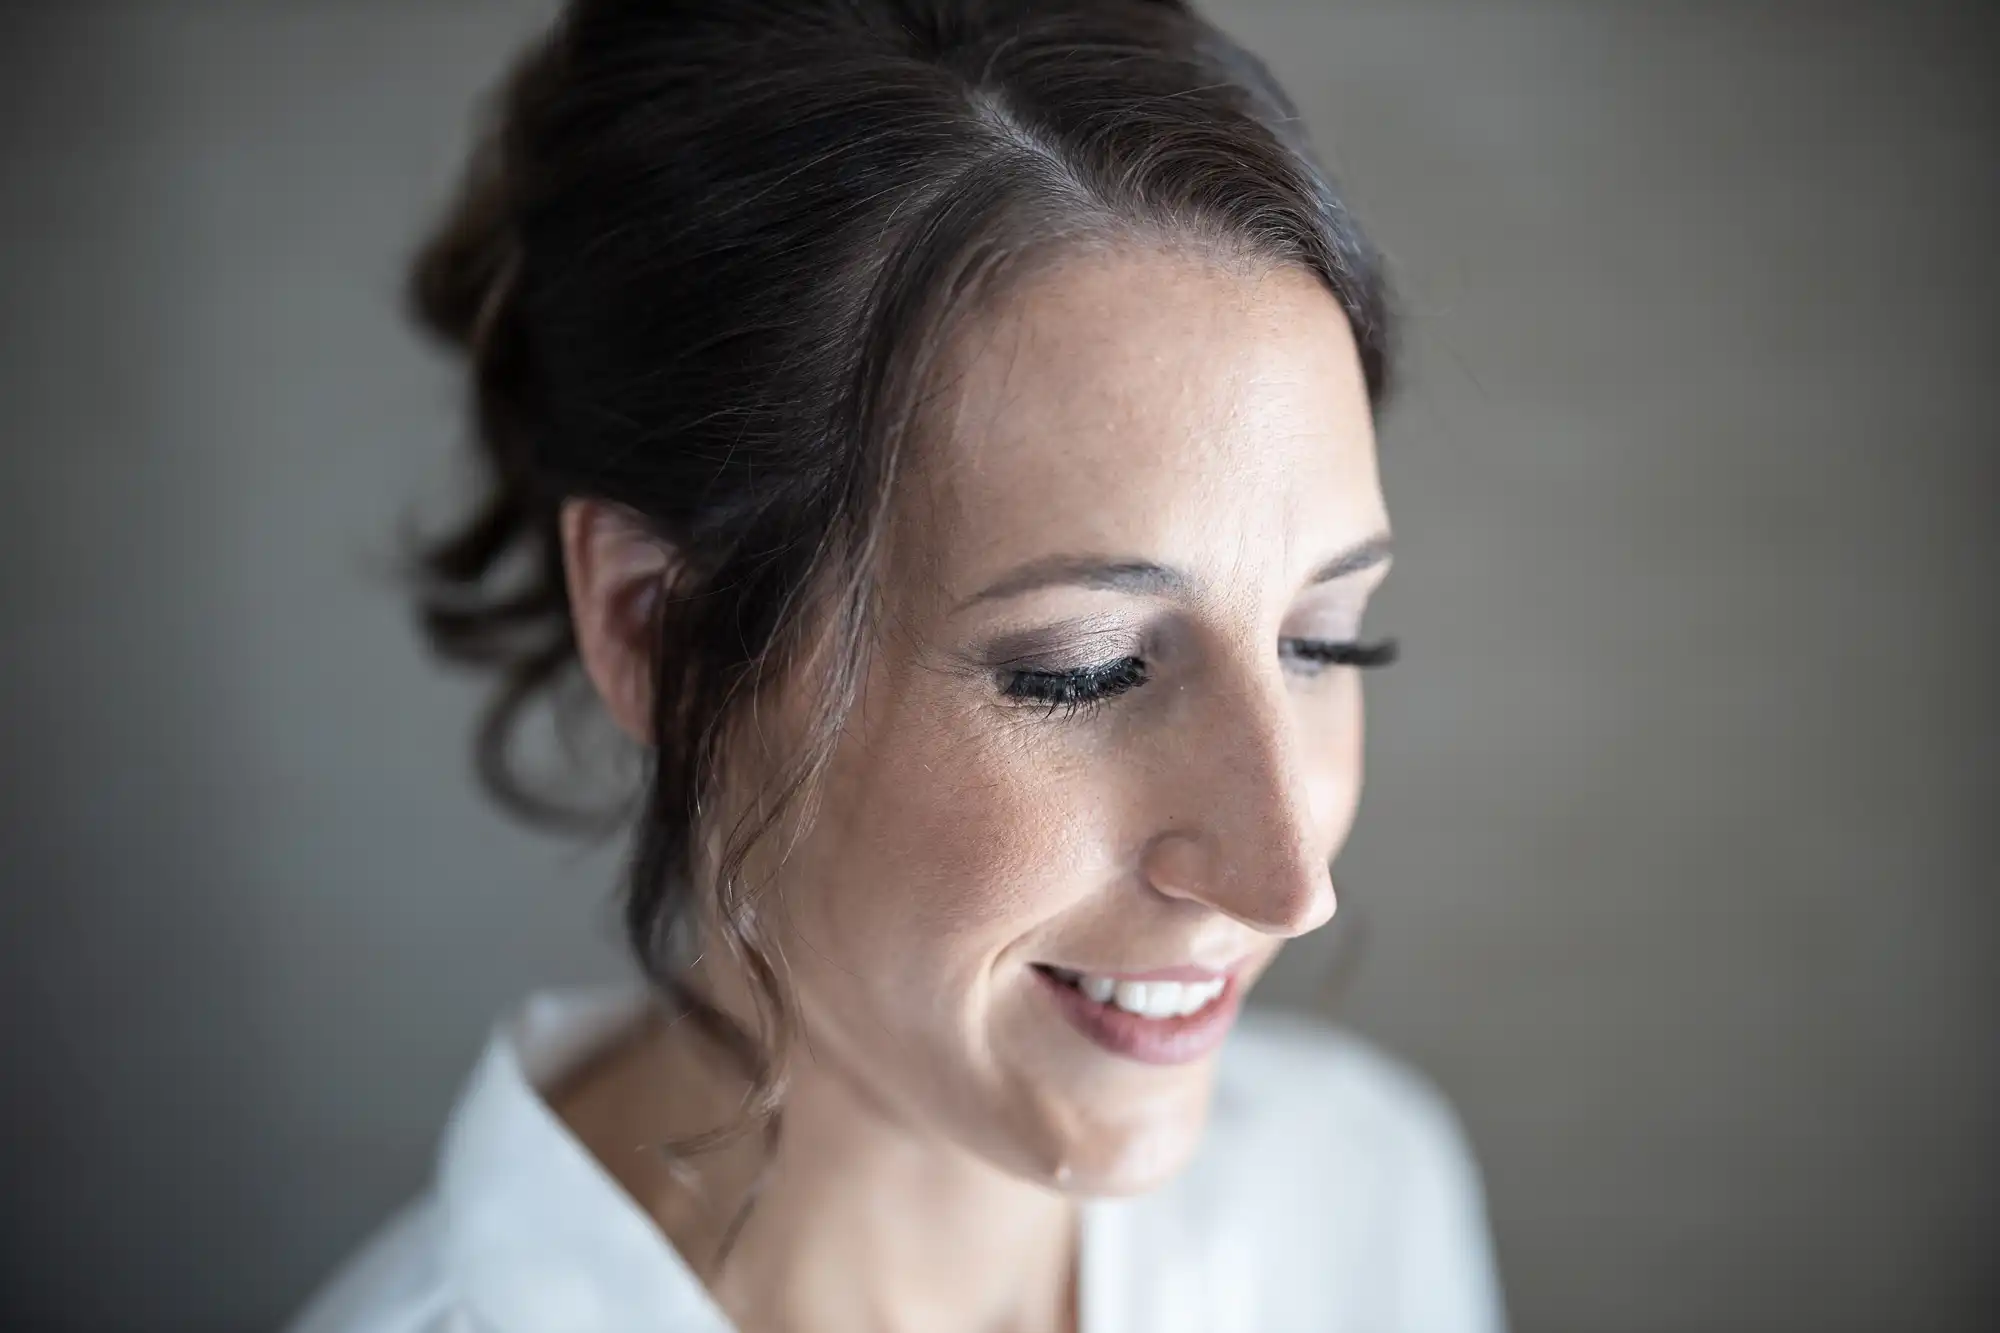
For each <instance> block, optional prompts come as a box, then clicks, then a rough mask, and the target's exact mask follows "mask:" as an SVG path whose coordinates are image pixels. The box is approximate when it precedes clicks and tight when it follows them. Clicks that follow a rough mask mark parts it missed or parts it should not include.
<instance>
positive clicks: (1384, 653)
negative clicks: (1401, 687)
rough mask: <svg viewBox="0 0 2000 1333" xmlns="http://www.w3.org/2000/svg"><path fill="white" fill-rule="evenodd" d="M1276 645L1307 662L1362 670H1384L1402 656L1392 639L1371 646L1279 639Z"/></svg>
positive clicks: (1313, 640) (1378, 641)
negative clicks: (1382, 668)
mask: <svg viewBox="0 0 2000 1333" xmlns="http://www.w3.org/2000/svg"><path fill="white" fill-rule="evenodd" d="M1279 642H1280V643H1282V644H1284V645H1286V646H1287V647H1289V648H1290V649H1291V650H1292V651H1293V652H1294V653H1296V654H1297V655H1298V656H1300V657H1303V658H1305V659H1306V660H1307V661H1308V662H1317V663H1320V664H1321V665H1323V666H1351V667H1360V668H1362V669H1363V670H1370V669H1373V668H1375V667H1385V666H1388V665H1389V664H1390V663H1391V662H1394V661H1395V660H1396V658H1397V657H1398V656H1400V655H1401V653H1402V646H1401V645H1400V644H1399V643H1397V641H1396V640H1394V639H1377V640H1376V641H1375V642H1374V643H1339V642H1334V641H1330V640H1327V639H1280V640H1279Z"/></svg>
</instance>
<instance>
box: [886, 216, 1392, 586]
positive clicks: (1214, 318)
mask: <svg viewBox="0 0 2000 1333" xmlns="http://www.w3.org/2000/svg"><path fill="white" fill-rule="evenodd" d="M950 371H951V373H950V380H949V382H948V384H947V386H946V387H947V395H946V400H945V401H946V403H947V404H948V408H947V412H946V429H944V430H942V431H940V432H938V433H937V434H938V435H939V436H940V437H941V438H936V439H934V440H933V442H932V447H931V448H929V449H927V450H926V451H925V456H924V458H923V459H922V460H921V461H920V462H919V464H918V472H919V474H920V476H921V478H922V482H923V484H922V486H921V490H922V492H923V493H924V495H925V497H926V498H927V500H928V501H929V504H928V505H927V509H928V510H929V512H931V513H932V514H934V515H935V516H936V517H937V518H938V519H940V520H941V521H939V522H935V523H929V524H925V525H923V526H924V528H925V529H926V534H927V535H926V536H924V537H922V538H920V540H923V541H924V542H925V544H926V545H927V546H929V547H930V548H931V549H930V550H929V551H928V552H927V553H926V554H927V555H928V557H929V558H928V559H927V560H926V561H924V562H923V563H924V564H925V565H926V566H927V567H928V568H929V569H930V570H931V571H932V572H933V574H934V575H935V576H937V577H938V578H939V580H940V583H941V586H940V587H939V589H938V591H939V592H940V593H941V594H942V595H943V596H945V597H947V598H948V599H950V602H955V601H957V600H958V599H960V598H962V597H964V596H966V595H967V594H969V593H970V592H972V591H974V590H976V588H977V587H979V586H983V581H984V580H986V579H988V578H990V577H992V576H996V575H998V574H999V573H1001V572H1003V571H1004V570H1006V569H1007V568H1009V567H1010V566H1012V565H1015V564H1018V563H1019V562H1021V561H1023V560H1029V559H1034V558H1036V557H1038V556H1042V555H1047V554H1051V553H1058V552H1060V553H1065V554H1098V555H1109V556H1134V557H1139V558H1144V559H1152V560H1157V561H1159V562H1161V563H1165V564H1172V565H1176V566H1179V567H1181V568H1184V569H1186V570H1188V571H1189V572H1190V573H1192V574H1194V575H1196V576H1197V578H1200V579H1204V580H1211V581H1213V582H1214V583H1215V584H1216V585H1217V587H1218V590H1220V591H1225V592H1232V593H1240V592H1241V591H1242V590H1243V589H1245V588H1250V587H1259V586H1269V587H1281V586H1295V583H1296V579H1298V578H1303V577H1304V574H1305V571H1306V569H1307V567H1309V566H1310V565H1311V564H1313V563H1315V562H1316V561H1317V560H1318V559H1320V558H1323V557H1324V556H1326V555H1327V554H1329V553H1331V552H1332V551H1333V550H1336V549H1340V548H1343V547H1345V546H1346V545H1349V544H1351V543H1352V542H1355V541H1359V540H1362V539H1365V538H1367V537H1370V536H1372V535H1374V534H1376V533H1378V532H1380V531H1382V530H1383V529H1385V528H1386V527H1387V519H1386V514H1385V512H1384V506H1383V500H1382V495H1381V488H1380V484H1379V481H1378V478H1377V472H1376V462H1375V436H1374V428H1373V418H1372V413H1371V410H1370V406H1369V402H1368V396H1367V389H1366V385H1365V383H1364V380H1363V377H1362V371H1361V365H1360V359H1359V355H1358V353H1357V352H1356V349H1355V345H1354V340H1353V336H1352V334H1351V332H1350V330H1349V327H1348V324H1347V319H1346V315H1345V312H1343V311H1342V309H1341V307H1340V305H1339V303H1338V302H1337V301H1336V300H1335V299H1334V297H1333V296H1332V294H1331V293H1329V292H1328V291H1327V290H1326V289H1325V287H1324V286H1323V285H1322V284H1321V283H1320V282H1319V280H1318V279H1317V278H1316V277H1315V276H1314V275H1312V274H1311V273H1309V272H1306V271H1305V270H1303V269H1296V268H1259V269H1249V268H1247V267H1245V266H1243V265H1240V264H1238V265H1225V264H1223V263H1220V262H1218V261H1217V260H1215V259H1212V258H1209V257H1206V256H1202V255H1198V254H1191V253H1185V252H1174V251H1159V250H1139V249H1134V250H1126V251H1101V252H1100V251H1093V252H1087V253H1082V254H1077V255H1073V256H1069V257H1066V258H1064V259H1062V260H1060V261H1058V262H1055V263H1053V264H1050V265H1049V266H1047V267H1045V268H1042V269H1041V270H1039V271H1038V272H1036V273H1035V275H1034V276H1032V277H1031V278H1029V279H1027V280H1026V281H1024V282H1023V283H1021V284H1020V285H1019V286H1018V287H1017V288H1015V289H1014V290H1013V291H1012V292H1011V293H1010V294H1009V296H1008V298H1007V299H1006V300H1004V301H1003V302H1001V303H1000V304H999V305H998V306H997V307H996V308H995V309H993V310H992V311H990V312H988V313H987V314H985V315H984V316H983V317H981V318H978V319H975V320H973V321H972V322H970V323H969V324H968V325H967V327H965V328H964V329H962V330H961V331H960V332H959V334H958V336H957V338H956V339H955V343H954V348H953V355H952V358H951V366H950ZM1288 581H1289V582H1288ZM950 602H948V603H947V604H950Z"/></svg>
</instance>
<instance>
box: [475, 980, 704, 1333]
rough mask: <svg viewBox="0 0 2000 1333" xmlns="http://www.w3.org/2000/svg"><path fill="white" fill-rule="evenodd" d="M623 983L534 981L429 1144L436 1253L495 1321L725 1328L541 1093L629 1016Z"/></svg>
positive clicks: (521, 1326)
mask: <svg viewBox="0 0 2000 1333" xmlns="http://www.w3.org/2000/svg"><path fill="white" fill-rule="evenodd" d="M647 1003H648V1000H647V995H646V992H645V991H644V990H642V989H634V988H632V987H630V986H618V987H609V988H604V989H597V990H589V991H563V992H543V993H540V994H537V995H535V996H533V997H531V998H530V999H529V1000H528V1001H527V1002H526V1003H525V1004H524V1005H522V1006H521V1008H520V1010H519V1012H518V1013H517V1014H516V1015H515V1016H513V1017H512V1018H511V1019H509V1020H503V1021H502V1022H500V1023H499V1024H497V1025H496V1026H495V1028H494V1031H493V1034H492V1037H491V1039H490V1040H489V1041H488V1043H487V1046H486V1051H485V1054H484V1055H483V1056H482V1057H481V1058H480V1061H479V1065H478V1068H477V1069H476V1070H475V1071H474V1072H473V1075H472V1077H471V1079H470V1081H469V1082H468V1083H467V1084H466V1087H465V1091H464V1092H463V1093H462V1094H461V1095H460V1097H459V1101H458V1105H457V1108H456V1109H455V1110H454V1111H453V1113H452V1118H451V1124H450V1127H449V1128H448V1129H447V1130H446V1131H445V1137H444V1143H443V1145H442V1148H441V1150H440V1153H439V1163H438V1191H439V1195H440V1197H441V1199H442V1202H443V1206H444V1237H443V1259H444V1263H445V1266H446V1268H447V1269H448V1270H449V1271H450V1273H451V1274H452V1277H453V1278H454V1280H455V1282H456V1284H457V1285H458V1287H459V1289H460V1290H461V1291H462V1292H463V1293H464V1294H465V1299H466V1300H467V1302H468V1303H469V1304H470V1305H471V1306H472V1307H473V1308H474V1309H475V1310H477V1311H478V1313H479V1315H480V1317H481V1318H483V1319H484V1320H486V1321H487V1322H488V1323H490V1324H491V1325H492V1327H493V1328H495V1329H497V1330H501V1331H502V1333H516V1331H517V1330H518V1333H660V1331H661V1330H662V1329H672V1330H674V1333H682V1330H685V1333H733V1330H732V1328H731V1325H730V1323H729V1320H728V1319H727V1318H726V1317H724V1315H723V1313H722V1311H721V1310H720V1309H719V1308H717V1306H716V1304H715V1302H714V1301H713V1300H712V1299H710V1297H709V1295H708V1292H707V1289H706V1288H704V1287H703V1286H702V1284H701V1282H700V1280H699V1279H698V1278H696V1276H695V1275H694V1273H693V1271H692V1270H691V1269H689V1267H688V1266H687V1264H686V1262H685V1261H684V1260H683V1259H682V1258H681V1256H680V1253H679V1252H678V1251H676V1250H675V1249H674V1247H673V1246H672V1245H671V1244H669V1243H668V1241H667V1239H666V1238H665V1237H664V1236H662V1235H661V1234H660V1231H659V1229H658V1228H657V1227H656V1226H655V1225H654V1224H653V1221H652V1219H651V1218H649V1217H647V1216H646V1214H645V1213H644V1212H643V1211H642V1210H641V1209H640V1208H639V1206H638V1204H637V1203H635V1202H634V1201H633V1200H632V1198H631V1196H630V1195H628V1194H626V1193H625V1191H624V1190H623V1189H622V1188H621V1187H620V1186H619V1185H618V1183H617V1182H616V1181H615V1180H613V1179H612V1178H611V1176H610V1174H609V1173H608V1172H607V1171H605V1170H604V1168H603V1166H602V1165H600V1164H599V1162H598V1161H597V1159H596V1158H595V1157H593V1156H592V1155H591V1154H590V1152H589V1150H588V1149H586V1148H585V1147H584V1146H583V1145H582V1144H581V1143H580V1142H578V1140H577V1139H576V1137H575V1136H574V1135H573V1134H571V1133H570V1131H569V1128H568V1126H566V1125H564V1124H563V1123H562V1121H561V1120H560V1119H559V1118H558V1117H557V1116H556V1114H555V1112H553V1111H552V1110H550V1109H549V1106H548V1104H547V1103H546V1102H545V1101H543V1100H542V1096H541V1094H540V1093H539V1092H538V1091H537V1086H538V1085H540V1086H547V1085H548V1084H549V1083H551V1082H553V1081H554V1080H555V1079H556V1078H557V1077H559V1076H560V1074H561V1073H562V1072H563V1071H564V1070H565V1069H568V1068H573V1067H574V1066H575V1065H576V1063H577V1062H578V1061H580V1060H581V1059H582V1058H584V1057H585V1056H587V1055H589V1054H590V1053H591V1052H592V1051H593V1050H595V1049H597V1048H598V1047H600V1046H601V1045H602V1044H603V1043H604V1042H606V1041H607V1040H609V1039H610V1038H611V1036H612V1035H613V1034H614V1033H616V1032H618V1031H620V1030H622V1029H623V1028H625V1027H627V1026H629V1025H631V1024H632V1023H635V1022H637V1021H638V1019H639V1017H640V1015H641V1014H642V1013H643V1012H644V1010H645V1007H646V1005H647Z"/></svg>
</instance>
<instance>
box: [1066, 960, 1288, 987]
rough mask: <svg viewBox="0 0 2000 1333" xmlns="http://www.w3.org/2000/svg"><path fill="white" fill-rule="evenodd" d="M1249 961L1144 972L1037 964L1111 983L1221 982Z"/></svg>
mask: <svg viewBox="0 0 2000 1333" xmlns="http://www.w3.org/2000/svg"><path fill="white" fill-rule="evenodd" d="M1249 961H1250V959H1249V958H1248V956H1245V957H1243V958H1238V959H1235V960H1234V961H1232V962H1228V963H1224V964H1223V965H1222V966H1221V967H1197V966H1196V965H1194V964H1193V963H1181V964H1178V965H1176V966H1174V967H1154V968H1148V969H1145V970H1144V971H1130V972H1127V971H1119V970H1116V969H1112V968H1099V967H1065V966H1063V965H1062V964H1059V963H1038V964H1036V966H1037V967H1045V968H1047V969H1049V970H1050V971H1052V972H1067V973H1071V974H1073V975H1076V976H1085V977H1109V978H1110V979H1111V980H1113V981H1192V982H1195V983H1197V984H1199V983H1201V982H1204V981H1221V980H1223V979H1225V978H1227V977H1231V976H1234V975H1235V974H1236V973H1238V972H1240V971H1242V970H1243V967H1244V965H1245V964H1247V963H1248V962H1249Z"/></svg>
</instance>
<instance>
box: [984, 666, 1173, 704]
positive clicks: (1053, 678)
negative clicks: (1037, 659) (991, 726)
mask: <svg viewBox="0 0 2000 1333" xmlns="http://www.w3.org/2000/svg"><path fill="white" fill-rule="evenodd" d="M1145 683H1146V663H1145V660H1144V659H1142V658H1137V657H1121V658H1119V659H1118V660H1117V661H1115V662H1107V663H1106V664H1104V665H1103V666H1094V667H1079V668H1076V669H1074V670H1069V671H1011V672H1008V673H1007V682H1006V684H1005V685H1004V686H1003V687H1002V689H1001V693H1003V694H1005V695H1007V696H1008V697H1009V698H1013V699H1023V700H1027V701H1029V702H1033V703H1044V704H1047V705H1048V713H1047V714H1046V716H1049V717H1054V716H1055V714H1056V713H1057V712H1058V711H1061V712H1062V713H1063V715H1064V716H1071V715H1074V714H1076V713H1079V712H1081V711H1083V710H1085V709H1088V708H1095V707H1097V706H1098V705H1100V704H1102V703H1105V702H1107V701H1108V700H1110V699H1113V698H1116V697H1117V696H1118V695H1121V694H1123V693H1125V691H1127V690H1129V689H1132V688H1134V687H1135V686H1138V685H1143V684H1145Z"/></svg>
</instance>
